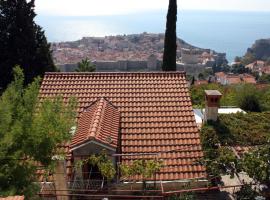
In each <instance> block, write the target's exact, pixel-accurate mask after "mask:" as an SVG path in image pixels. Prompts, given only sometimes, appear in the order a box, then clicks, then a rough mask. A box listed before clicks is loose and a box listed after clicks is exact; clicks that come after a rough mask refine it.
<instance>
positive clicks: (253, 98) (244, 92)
mask: <svg viewBox="0 0 270 200" xmlns="http://www.w3.org/2000/svg"><path fill="white" fill-rule="evenodd" d="M236 92H237V93H236V94H237V96H236V99H237V102H238V106H239V107H240V108H242V109H243V110H245V111H250V112H261V104H260V100H259V99H260V96H259V95H260V94H259V92H258V90H257V89H256V87H255V86H253V85H250V84H241V85H239V86H238V88H237V90H236Z"/></svg>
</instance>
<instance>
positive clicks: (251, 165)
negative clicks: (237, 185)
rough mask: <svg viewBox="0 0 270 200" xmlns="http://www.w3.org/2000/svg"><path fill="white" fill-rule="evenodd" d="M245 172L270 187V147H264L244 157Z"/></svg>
mask: <svg viewBox="0 0 270 200" xmlns="http://www.w3.org/2000/svg"><path fill="white" fill-rule="evenodd" d="M242 166H243V171H245V172H246V173H247V174H248V175H249V176H250V177H251V178H253V179H254V180H255V181H257V182H260V183H263V184H266V185H267V186H268V187H270V145H269V144H267V145H264V146H262V147H260V148H258V149H256V150H254V151H252V152H250V153H247V154H245V155H244V157H243V159H242Z"/></svg>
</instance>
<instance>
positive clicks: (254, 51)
mask: <svg viewBox="0 0 270 200" xmlns="http://www.w3.org/2000/svg"><path fill="white" fill-rule="evenodd" d="M255 60H263V61H270V38H269V39H260V40H256V41H255V43H254V44H253V45H252V47H251V48H248V50H247V53H246V54H245V56H244V57H243V58H242V61H243V64H249V63H251V62H253V61H255Z"/></svg>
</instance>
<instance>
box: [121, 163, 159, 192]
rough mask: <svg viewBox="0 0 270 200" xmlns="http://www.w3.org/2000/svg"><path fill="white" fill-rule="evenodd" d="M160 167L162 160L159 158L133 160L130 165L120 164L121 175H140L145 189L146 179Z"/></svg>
mask: <svg viewBox="0 0 270 200" xmlns="http://www.w3.org/2000/svg"><path fill="white" fill-rule="evenodd" d="M162 167H163V161H161V160H135V161H133V163H132V164H131V165H125V164H121V165H120V169H121V175H122V176H123V177H130V176H135V175H139V176H141V177H142V182H143V189H146V179H147V178H151V177H152V176H154V175H155V174H156V173H157V172H159V171H160V170H161V168H162Z"/></svg>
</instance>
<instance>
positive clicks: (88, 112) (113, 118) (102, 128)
mask: <svg viewBox="0 0 270 200" xmlns="http://www.w3.org/2000/svg"><path fill="white" fill-rule="evenodd" d="M119 123H120V113H119V111H118V110H117V108H116V107H114V106H113V105H112V104H111V103H110V102H108V101H107V100H106V99H104V98H100V99H99V100H97V101H96V102H94V103H93V104H92V105H91V106H89V107H88V108H87V109H85V110H84V111H83V112H82V113H81V116H80V118H79V121H78V129H77V131H76V134H75V136H74V137H73V139H72V142H71V148H74V147H76V146H78V145H81V144H82V143H85V142H88V141H90V140H96V141H98V142H101V143H104V144H106V145H108V146H111V147H115V148H116V147H117V143H118V133H119Z"/></svg>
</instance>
